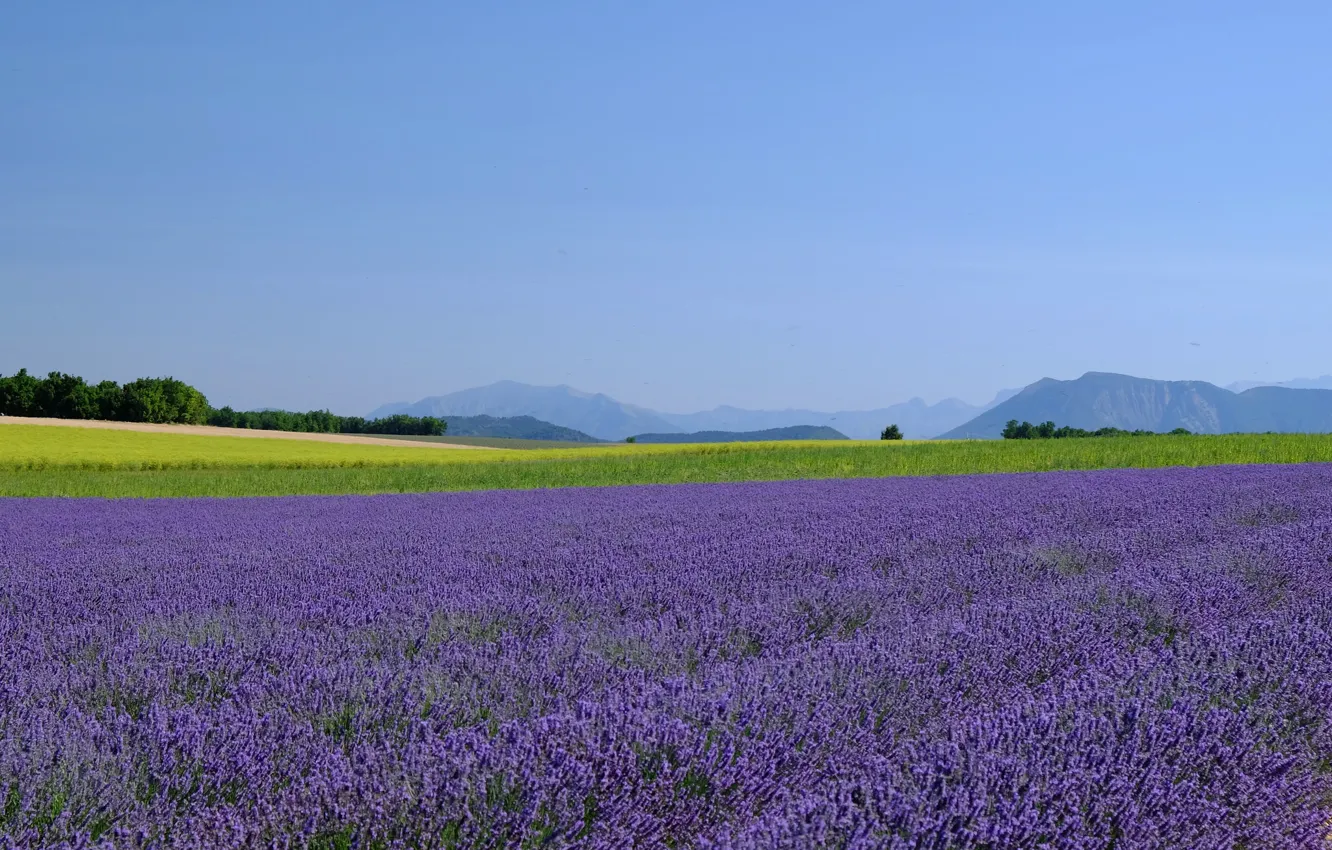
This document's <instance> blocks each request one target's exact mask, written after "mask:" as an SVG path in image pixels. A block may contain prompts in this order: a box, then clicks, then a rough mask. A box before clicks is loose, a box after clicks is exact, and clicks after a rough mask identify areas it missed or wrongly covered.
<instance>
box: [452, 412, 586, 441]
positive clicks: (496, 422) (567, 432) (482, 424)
mask: <svg viewBox="0 0 1332 850" xmlns="http://www.w3.org/2000/svg"><path fill="white" fill-rule="evenodd" d="M445 421H446V422H447V423H448V429H447V431H446V432H445V433H446V434H447V435H448V436H449V437H504V438H506V439H513V440H558V441H560V442H565V443H600V442H603V441H602V440H598V439H597V438H596V437H592V436H589V435H587V434H584V433H583V432H582V431H576V430H574V429H573V428H565V427H563V426H561V425H552V424H551V423H549V422H543V421H541V420H540V419H536V418H534V417H531V416H486V415H484V414H483V415H481V416H450V417H448V418H447V419H446V420H445Z"/></svg>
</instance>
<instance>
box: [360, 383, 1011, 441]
mask: <svg viewBox="0 0 1332 850" xmlns="http://www.w3.org/2000/svg"><path fill="white" fill-rule="evenodd" d="M1016 392H1018V391H1017V390H1004V391H1002V392H1000V393H999V394H998V395H996V396H995V398H994V399H993V400H992V401H990V402H989V403H987V404H983V405H973V404H967V403H966V402H964V401H960V400H958V399H955V398H949V399H944V400H943V401H940V402H938V403H936V404H927V403H926V402H925V401H924V400H922V399H919V398H913V399H911V400H910V401H905V402H901V403H899V404H892V405H888V406H885V407H880V408H875V409H872V410H837V411H831V412H828V411H817V410H807V409H791V410H747V409H744V408H740V407H732V406H729V405H723V406H721V407H716V408H713V409H712V410H705V411H699V412H696V413H661V412H658V411H655V410H649V409H647V408H644V407H637V406H634V405H630V404H624V403H622V402H619V401H616V400H615V399H613V398H611V397H610V396H607V395H604V394H602V393H587V392H582V391H580V390H576V389H573V388H572V387H566V386H560V387H537V386H531V385H529V384H521V383H518V382H516V381H500V382H499V383H496V384H490V385H488V386H484V387H475V388H472V389H468V390H461V391H459V392H455V393H450V394H448V395H440V396H431V397H429V398H424V399H421V400H420V401H418V402H415V403H408V402H397V403H394V404H386V405H384V406H382V407H380V408H378V409H377V410H375V411H373V412H372V413H371V414H370V416H371V417H377V416H388V415H391V414H394V413H406V414H409V415H412V416H438V417H441V418H444V419H447V420H449V421H450V422H453V421H454V420H456V419H457V418H458V417H460V416H477V415H489V416H495V417H513V416H533V417H536V418H537V419H540V420H543V421H545V422H550V423H553V424H555V425H559V426H562V427H565V428H573V429H575V430H578V431H582V432H584V433H585V434H589V435H591V436H593V437H596V438H598V439H603V440H622V439H624V438H625V437H628V436H630V435H632V434H644V433H652V434H674V433H694V432H699V431H763V430H767V429H770V428H789V427H792V426H797V425H810V424H815V425H827V426H829V427H832V428H836V429H837V430H838V431H840V432H842V433H843V434H845V435H847V436H848V437H850V438H851V439H858V440H871V439H875V438H877V437H878V436H879V432H880V431H882V430H883V428H884V426H885V425H889V424H894V423H895V424H896V425H897V426H898V427H900V428H901V429H902V433H903V435H904V436H905V437H907V438H908V439H920V438H925V437H932V436H934V435H935V434H939V433H941V432H943V431H947V430H949V429H950V428H956V427H957V426H958V425H961V424H962V423H964V422H966V421H967V420H969V419H971V418H973V417H975V416H976V415H977V414H980V413H983V412H984V411H986V410H989V409H990V408H992V407H994V406H995V405H996V404H999V403H1001V402H1003V401H1004V400H1005V399H1007V398H1009V397H1010V396H1012V395H1013V394H1014V393H1016ZM449 433H453V426H452V425H450V426H449Z"/></svg>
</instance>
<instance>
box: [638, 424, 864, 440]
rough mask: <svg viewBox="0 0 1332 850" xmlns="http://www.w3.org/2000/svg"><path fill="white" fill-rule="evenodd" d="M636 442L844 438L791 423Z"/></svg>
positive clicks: (823, 429)
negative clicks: (756, 428) (758, 428)
mask: <svg viewBox="0 0 1332 850" xmlns="http://www.w3.org/2000/svg"><path fill="white" fill-rule="evenodd" d="M633 439H634V442H636V443H755V442H759V441H762V440H846V439H849V438H848V437H847V436H846V435H845V434H843V433H842V432H841V431H838V430H837V429H836V428H829V427H828V426H827V425H792V426H791V427H789V428H768V429H766V430H763V431H695V432H694V433H692V434H638V435H636V436H635V437H634V438H633Z"/></svg>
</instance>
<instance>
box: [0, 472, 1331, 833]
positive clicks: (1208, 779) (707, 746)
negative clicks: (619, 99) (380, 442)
mask: <svg viewBox="0 0 1332 850" xmlns="http://www.w3.org/2000/svg"><path fill="white" fill-rule="evenodd" d="M0 541H3V545H0V647H2V648H3V649H2V651H0V846H6V847H7V846H20V847H28V846H33V847H36V846H73V847H97V846H115V847H198V848H214V847H256V848H260V847H323V848H352V847H358V848H370V847H376V848H391V847H392V848H397V847H402V848H481V847H525V848H536V847H551V848H556V847H586V848H628V847H646V848H686V847H698V848H754V850H758V848H773V847H792V848H794V847H802V848H803V847H841V848H860V847H884V848H908V847H909V848H940V850H943V848H990V850H999V848H1017V847H1021V848H1036V847H1048V848H1116V850H1125V849H1126V848H1158V847H1159V848H1249V850H1256V848H1304V849H1305V850H1307V848H1312V847H1318V846H1320V844H1321V842H1322V841H1323V840H1324V836H1325V833H1326V832H1327V831H1328V829H1329V827H1328V826H1327V824H1328V823H1329V818H1330V817H1332V466H1325V465H1305V466H1285V467H1232V468H1208V469H1195V470H1180V469H1176V470H1154V471H1139V470H1118V471H1105V472H1088V473H1046V474H1041V475H1002V476H978V477H958V478H949V479H885V480H858V481H822V482H782V483H764V484H734V485H732V484H718V485H677V486H670V487H638V488H609V489H599V490H591V489H589V490H572V489H571V490H561V491H527V492H488V493H470V494H463V493H458V494H436V495H419V496H416V495H413V496H368V497H359V496H341V497H339V496H333V497H292V498H277V499H238V500H207V499H205V500H181V501H174V500H147V501H133V500H125V501H102V500H40V499H22V500H21V499H9V500H0Z"/></svg>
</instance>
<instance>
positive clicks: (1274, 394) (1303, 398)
mask: <svg viewBox="0 0 1332 850" xmlns="http://www.w3.org/2000/svg"><path fill="white" fill-rule="evenodd" d="M1010 419H1016V420H1018V421H1019V422H1023V421H1025V422H1033V423H1036V422H1045V421H1053V422H1055V423H1056V424H1059V425H1068V426H1071V427H1074V428H1086V429H1088V430H1095V429H1097V428H1104V427H1112V428H1123V429H1125V430H1130V431H1131V430H1134V429H1143V430H1147V431H1170V430H1173V429H1175V428H1187V429H1188V430H1190V431H1192V432H1194V433H1196V434H1226V433H1242V432H1264V431H1276V432H1306V433H1312V432H1328V431H1332V390H1313V389H1309V390H1304V389H1290V388H1287V387H1270V386H1269V387H1254V388H1252V389H1248V390H1245V391H1244V392H1241V393H1234V392H1231V391H1230V390H1227V389H1224V388H1222V387H1218V386H1216V385H1215V384H1209V383H1207V382H1206V381H1156V380H1152V379H1149V378H1135V377H1133V376H1130V375H1116V374H1112V373H1108V372H1088V373H1087V374H1085V375H1083V376H1082V377H1080V378H1078V379H1076V380H1072V381H1057V380H1055V379H1053V378H1043V379H1041V380H1039V381H1037V382H1036V383H1034V384H1032V385H1030V386H1028V387H1026V388H1025V389H1023V390H1022V391H1021V392H1019V393H1018V394H1017V395H1015V396H1013V397H1012V398H1011V399H1009V400H1007V401H1005V402H1003V403H1002V404H1000V405H998V406H997V407H994V408H993V409H991V410H988V411H986V412H985V413H982V414H981V415H980V416H977V417H976V418H974V419H972V420H971V421H969V422H967V423H965V424H963V425H961V426H959V427H957V428H954V429H952V430H951V431H947V432H945V433H943V434H942V435H940V437H939V439H944V440H953V439H967V438H985V439H997V438H998V437H999V434H1000V432H1001V431H1002V430H1003V427H1004V424H1005V423H1006V422H1008V420H1010Z"/></svg>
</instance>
